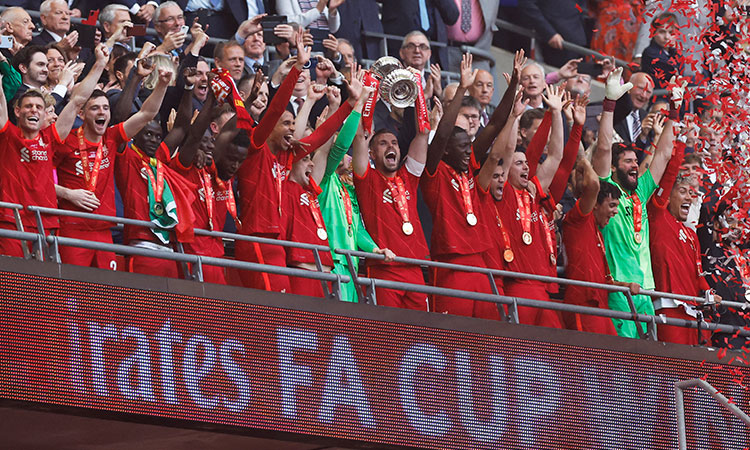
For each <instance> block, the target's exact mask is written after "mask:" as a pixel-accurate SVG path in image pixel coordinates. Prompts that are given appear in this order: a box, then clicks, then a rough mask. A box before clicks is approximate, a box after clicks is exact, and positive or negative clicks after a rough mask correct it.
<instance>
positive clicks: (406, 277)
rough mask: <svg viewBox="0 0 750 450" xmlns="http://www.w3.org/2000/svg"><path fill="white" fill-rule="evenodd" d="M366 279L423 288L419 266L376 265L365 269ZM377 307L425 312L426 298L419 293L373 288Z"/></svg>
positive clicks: (422, 277)
mask: <svg viewBox="0 0 750 450" xmlns="http://www.w3.org/2000/svg"><path fill="white" fill-rule="evenodd" d="M367 277H368V278H376V279H381V280H388V281H398V282H401V283H411V284H418V285H421V286H424V276H422V269H421V268H420V267H419V266H406V265H402V264H394V265H391V264H378V265H376V266H371V267H368V268H367ZM375 296H376V299H377V303H378V305H382V306H391V307H394V308H406V309H415V310H418V311H427V310H428V309H429V308H428V304H427V300H428V296H427V294H423V293H421V292H413V291H399V290H395V289H384V288H375Z"/></svg>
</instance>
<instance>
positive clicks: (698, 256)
mask: <svg viewBox="0 0 750 450" xmlns="http://www.w3.org/2000/svg"><path fill="white" fill-rule="evenodd" d="M680 227H681V228H682V231H683V232H684V233H685V234H686V235H687V238H688V240H689V241H690V249H691V250H692V251H693V254H694V255H695V267H696V268H697V269H698V276H701V274H702V273H703V261H701V254H700V249H699V248H698V246H697V245H696V243H695V238H694V237H693V234H692V233H690V229H689V228H688V227H686V226H685V225H684V224H682V223H680Z"/></svg>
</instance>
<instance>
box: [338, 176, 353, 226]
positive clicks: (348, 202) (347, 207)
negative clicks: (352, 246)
mask: <svg viewBox="0 0 750 450" xmlns="http://www.w3.org/2000/svg"><path fill="white" fill-rule="evenodd" d="M340 194H341V200H342V201H343V202H344V211H345V212H346V223H348V224H349V229H351V228H352V199H351V197H350V196H349V190H348V189H347V188H346V187H344V186H341V192H340Z"/></svg>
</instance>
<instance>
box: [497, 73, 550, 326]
mask: <svg viewBox="0 0 750 450" xmlns="http://www.w3.org/2000/svg"><path fill="white" fill-rule="evenodd" d="M524 90H525V88H524ZM562 95H563V91H562V89H561V88H558V87H555V86H550V87H548V89H547V95H546V96H544V97H543V99H544V102H545V103H546V104H547V106H548V108H549V111H550V117H551V119H550V120H551V122H552V123H551V133H550V135H549V141H547V136H545V135H544V134H539V132H537V133H536V135H535V136H534V138H533V139H532V141H531V143H530V144H529V148H528V150H527V153H528V160H527V154H525V153H523V152H519V151H516V152H515V153H513V157H512V160H511V165H510V168H509V170H508V181H507V182H506V183H505V188H504V189H503V198H502V201H501V202H500V205H499V208H498V209H499V213H500V218H501V219H502V221H503V224H504V225H506V226H507V228H508V234H509V235H510V243H511V245H510V248H511V249H512V251H513V254H514V258H513V259H512V260H511V261H510V262H507V268H508V270H511V271H514V272H522V273H530V274H536V275H542V276H556V275H557V260H556V255H557V251H556V248H555V239H554V231H553V229H552V226H551V224H550V222H551V220H550V219H549V218H548V217H547V215H546V214H545V212H544V211H543V209H542V202H543V201H546V199H548V198H549V195H548V191H549V187H550V185H551V183H552V180H553V179H554V177H555V174H556V173H557V171H558V167H559V165H560V161H561V159H562V154H563V144H562V142H563V124H562V113H561V110H562V107H563V100H562ZM524 97H527V96H526V95H525V93H524ZM526 100H528V98H526ZM545 146H546V147H547V149H548V152H547V158H546V159H545V160H544V162H543V163H542V164H539V163H538V161H539V157H540V156H541V153H542V151H543V149H544V147H545ZM556 288H557V286H556V285H554V284H551V283H543V282H539V281H535V280H522V279H514V278H506V279H505V294H506V295H508V296H513V297H520V298H531V299H535V300H543V301H549V299H550V297H549V293H550V292H555V290H556ZM518 318H519V321H520V322H521V323H524V324H531V325H540V326H547V327H553V328H561V327H562V321H561V320H560V315H559V314H558V313H557V312H556V311H552V310H546V309H541V308H529V307H523V306H519V307H518Z"/></svg>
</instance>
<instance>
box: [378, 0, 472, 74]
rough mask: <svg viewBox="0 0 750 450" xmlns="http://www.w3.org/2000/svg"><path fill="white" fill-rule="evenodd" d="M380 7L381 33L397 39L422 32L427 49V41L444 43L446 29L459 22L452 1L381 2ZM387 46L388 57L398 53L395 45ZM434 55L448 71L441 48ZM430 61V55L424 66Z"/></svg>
mask: <svg viewBox="0 0 750 450" xmlns="http://www.w3.org/2000/svg"><path fill="white" fill-rule="evenodd" d="M382 3H383V8H382V23H383V31H385V32H386V33H388V34H396V35H399V36H400V35H403V34H404V33H405V32H407V31H421V32H422V33H423V34H424V35H425V36H426V38H427V41H428V42H427V46H428V47H429V41H437V42H446V41H447V34H446V30H445V26H446V25H453V24H455V23H456V22H457V21H458V19H459V14H458V8H456V4H455V3H454V1H453V0H424V1H420V0H407V1H404V0H383V2H382ZM388 45H389V48H388V53H389V54H392V55H395V54H396V53H398V50H399V49H398V44H397V43H396V42H394V41H390V42H389V43H388ZM404 45H405V44H402V46H401V47H402V48H403V47H404ZM427 50H429V49H427ZM423 52H424V51H423ZM437 53H438V54H437V55H435V56H436V57H437V58H436V59H437V61H436V62H437V63H439V64H441V65H443V66H445V67H447V65H446V63H447V61H448V54H447V50H446V49H445V48H442V49H439V50H438V52H437ZM402 59H403V56H402ZM429 59H430V55H427V57H426V58H425V62H424V64H428V61H429Z"/></svg>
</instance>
